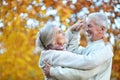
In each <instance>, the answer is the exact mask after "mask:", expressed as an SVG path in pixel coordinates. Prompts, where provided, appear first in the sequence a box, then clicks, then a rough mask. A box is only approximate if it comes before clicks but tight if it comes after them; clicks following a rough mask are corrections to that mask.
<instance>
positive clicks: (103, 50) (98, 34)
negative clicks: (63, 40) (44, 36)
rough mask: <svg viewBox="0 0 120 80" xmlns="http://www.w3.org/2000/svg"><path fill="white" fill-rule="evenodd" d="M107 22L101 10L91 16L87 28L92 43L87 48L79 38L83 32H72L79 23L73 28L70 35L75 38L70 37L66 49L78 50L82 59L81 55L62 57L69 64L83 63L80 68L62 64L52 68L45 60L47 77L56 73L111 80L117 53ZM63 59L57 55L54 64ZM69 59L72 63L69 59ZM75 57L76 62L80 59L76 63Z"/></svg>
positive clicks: (75, 79)
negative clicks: (113, 60) (109, 36)
mask: <svg viewBox="0 0 120 80" xmlns="http://www.w3.org/2000/svg"><path fill="white" fill-rule="evenodd" d="M107 21H108V20H107V17H106V16H105V15H104V14H101V13H97V12H96V13H91V14H90V15H88V17H87V19H86V27H85V29H86V32H87V33H88V38H89V39H90V41H91V43H89V44H88V45H87V47H85V48H83V47H81V46H78V45H79V44H78V43H79V37H76V34H77V35H78V34H79V33H77V32H73V31H72V30H77V26H75V27H74V29H71V31H68V34H67V35H68V37H69V36H71V37H69V43H68V45H67V47H66V48H67V50H69V51H71V52H74V53H76V54H77V55H78V56H79V59H78V58H77V55H75V56H73V57H72V56H70V55H69V54H68V55H69V57H67V56H66V55H65V56H62V59H63V62H64V63H66V64H67V65H71V64H69V62H70V63H73V65H76V66H77V67H78V66H79V69H75V68H74V69H72V68H69V67H61V66H62V65H61V66H56V67H52V66H51V65H49V64H48V63H46V62H45V64H46V66H45V67H44V73H45V74H46V76H48V77H50V76H52V77H55V78H56V79H58V80H110V75H111V66H112V57H113V52H112V45H111V44H110V43H109V42H107V41H106V39H105V37H104V35H105V31H106V28H107V26H108V22H107ZM74 35H75V37H74ZM61 55H62V54H61ZM82 55H85V56H82ZM59 56H60V54H59ZM60 58H61V57H57V58H55V59H54V60H53V63H57V62H58V63H60V60H61V59H60ZM70 59H71V60H70ZM68 60H69V62H67V61H68ZM74 60H76V62H78V61H77V60H79V62H78V63H75V61H74ZM61 62H62V61H61ZM52 65H54V64H52ZM63 65H64V64H63Z"/></svg>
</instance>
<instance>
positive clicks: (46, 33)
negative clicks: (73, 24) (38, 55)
mask: <svg viewBox="0 0 120 80" xmlns="http://www.w3.org/2000/svg"><path fill="white" fill-rule="evenodd" d="M54 27H55V25H53V24H50V23H49V24H46V25H45V26H44V27H43V28H42V29H41V30H40V31H39V32H38V34H37V38H36V48H37V49H39V50H44V49H45V48H46V47H47V46H48V45H50V44H52V43H53V40H54Z"/></svg>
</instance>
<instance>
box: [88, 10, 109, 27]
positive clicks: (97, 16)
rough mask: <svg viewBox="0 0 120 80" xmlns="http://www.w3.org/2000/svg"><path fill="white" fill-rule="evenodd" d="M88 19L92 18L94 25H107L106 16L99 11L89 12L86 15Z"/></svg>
mask: <svg viewBox="0 0 120 80" xmlns="http://www.w3.org/2000/svg"><path fill="white" fill-rule="evenodd" d="M88 19H90V20H93V19H94V22H95V24H96V25H98V26H99V27H103V26H104V27H105V28H107V27H108V17H107V16H106V15H105V14H103V13H100V12H95V13H91V14H90V15H88Z"/></svg>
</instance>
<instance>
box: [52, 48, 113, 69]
mask: <svg viewBox="0 0 120 80" xmlns="http://www.w3.org/2000/svg"><path fill="white" fill-rule="evenodd" d="M106 47H107V46H106ZM112 57H113V52H112V50H111V48H102V49H99V50H96V51H91V53H90V54H88V55H77V54H74V53H71V52H68V51H55V52H54V55H53V57H52V61H51V63H50V64H52V65H53V66H63V67H70V68H76V69H91V68H94V67H96V66H98V65H100V64H102V63H104V62H105V61H106V60H108V59H110V58H112Z"/></svg>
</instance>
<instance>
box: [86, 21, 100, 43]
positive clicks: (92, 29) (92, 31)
mask: <svg viewBox="0 0 120 80" xmlns="http://www.w3.org/2000/svg"><path fill="white" fill-rule="evenodd" d="M85 29H86V32H87V34H88V37H89V38H90V40H91V41H95V40H97V39H99V37H100V34H99V33H100V32H101V29H100V27H99V26H98V25H96V24H95V23H94V20H92V19H91V20H90V19H88V20H87V21H86V28H85Z"/></svg>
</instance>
